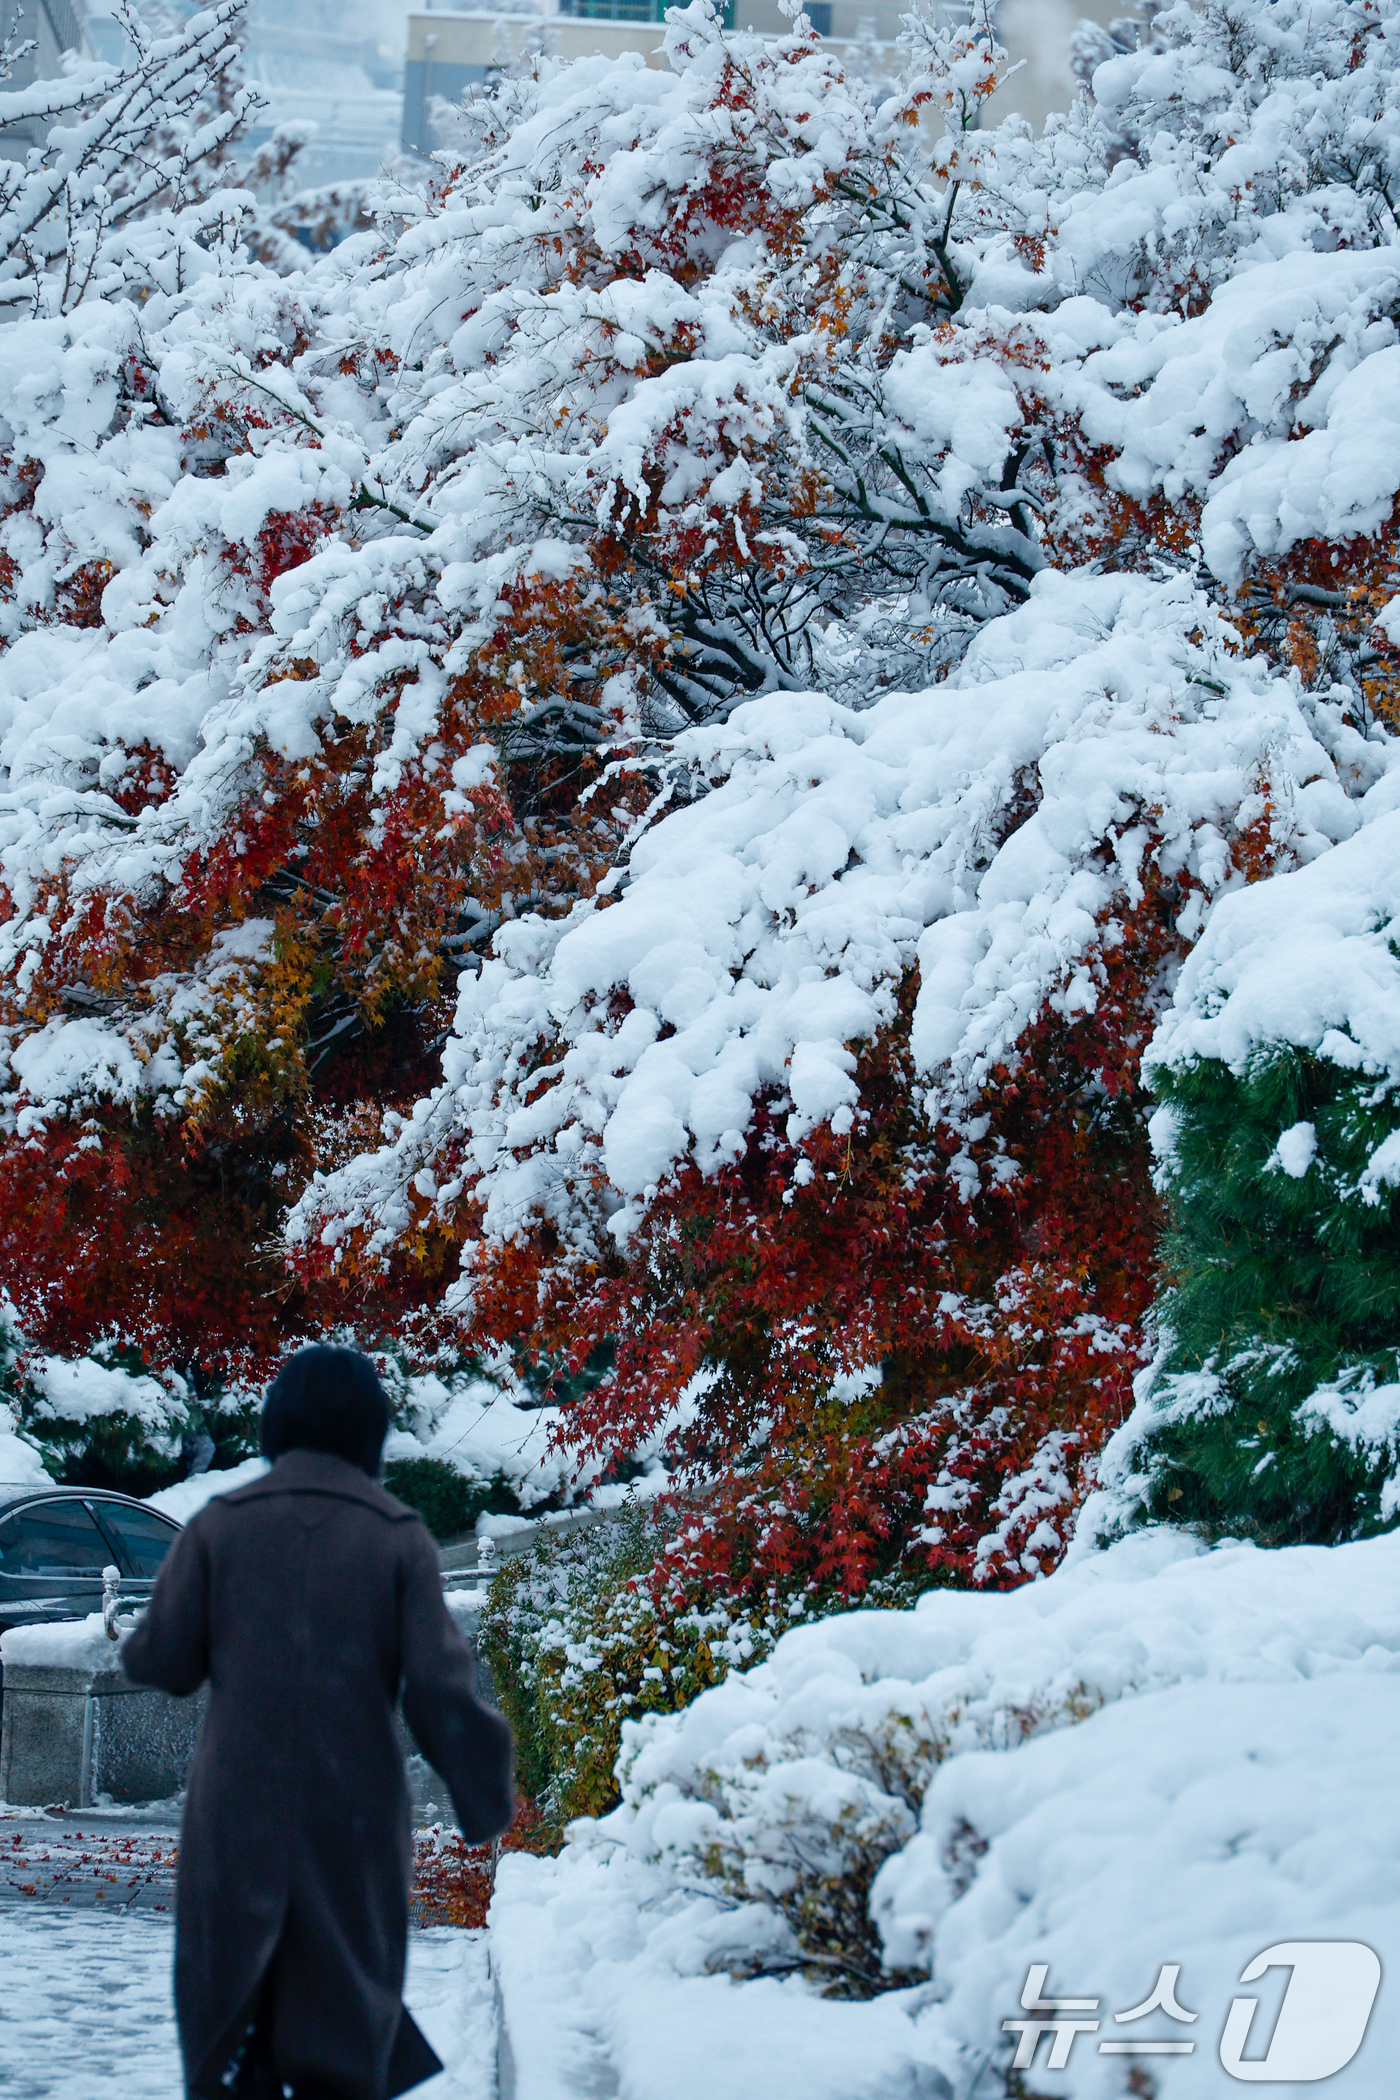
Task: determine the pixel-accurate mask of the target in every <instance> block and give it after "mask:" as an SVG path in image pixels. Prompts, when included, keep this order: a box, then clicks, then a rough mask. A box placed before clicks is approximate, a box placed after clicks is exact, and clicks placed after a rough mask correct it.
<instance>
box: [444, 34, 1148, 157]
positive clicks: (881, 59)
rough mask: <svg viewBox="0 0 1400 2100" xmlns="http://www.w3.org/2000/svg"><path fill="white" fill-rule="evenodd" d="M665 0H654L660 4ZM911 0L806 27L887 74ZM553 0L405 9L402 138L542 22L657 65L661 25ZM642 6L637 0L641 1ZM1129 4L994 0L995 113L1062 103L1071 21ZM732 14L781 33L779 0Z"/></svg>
mask: <svg viewBox="0 0 1400 2100" xmlns="http://www.w3.org/2000/svg"><path fill="white" fill-rule="evenodd" d="M571 4H573V5H578V6H580V7H582V6H585V5H593V4H597V5H598V7H599V12H600V14H601V13H602V11H603V9H604V8H605V7H616V9H617V12H618V13H619V14H620V13H622V12H623V11H624V9H625V8H626V7H627V6H628V0H571ZM661 4H662V0H656V11H657V12H658V13H659V12H660V9H661ZM908 6H909V0H809V5H808V12H809V14H810V15H811V16H812V22H813V27H814V28H815V29H817V30H818V31H819V32H820V33H821V34H822V35H823V36H824V37H826V38H827V39H828V40H829V41H830V42H831V43H832V45H833V46H834V47H835V49H836V50H837V52H838V54H839V55H840V57H841V58H842V60H843V62H844V63H845V64H847V65H849V66H852V67H853V68H857V69H859V70H862V71H867V70H868V71H869V72H870V73H871V75H872V77H874V78H876V79H887V78H890V77H892V76H893V74H894V73H895V71H896V70H897V67H898V64H899V59H900V53H899V49H898V45H897V42H896V39H897V38H898V36H899V33H900V28H901V24H902V21H903V17H904V15H905V14H906V13H907V11H908ZM553 7H554V0H547V15H546V19H545V20H544V21H543V22H542V21H541V19H540V17H539V16H533V17H522V16H519V15H513V16H512V15H502V14H499V13H496V12H495V11H494V10H490V9H485V8H483V9H479V10H472V11H465V10H463V11H457V10H454V11H452V12H450V13H439V12H428V13H423V14H412V15H410V16H409V18H408V63H407V67H406V69H405V74H404V104H403V143H404V145H405V146H406V147H408V148H410V149H411V150H413V151H416V152H419V153H423V152H431V151H432V150H433V144H434V142H433V140H432V139H430V138H429V136H428V124H427V118H426V114H425V112H426V109H427V106H428V104H429V102H430V101H431V99H432V97H433V96H435V95H440V96H442V97H443V98H444V100H446V101H449V102H455V101H457V100H458V99H459V98H460V96H461V94H462V92H463V90H464V89H465V88H466V87H468V86H469V85H480V84H481V83H482V82H483V81H485V80H486V79H487V78H488V76H489V75H490V74H491V73H492V71H493V70H494V69H495V68H497V67H499V66H500V65H501V63H502V61H503V58H505V57H506V55H507V54H509V58H510V60H511V62H518V59H519V56H520V53H521V50H522V46H523V44H524V40H525V38H526V37H527V35H529V36H533V37H534V38H536V39H538V38H539V36H540V34H541V32H542V31H543V33H544V35H545V37H546V39H547V42H548V48H549V49H550V50H551V51H555V52H557V53H558V55H559V56H560V57H561V58H582V57H587V56H590V55H591V54H593V53H594V52H599V53H603V54H605V55H606V56H608V57H618V56H620V54H621V53H622V52H624V51H636V52H639V53H640V54H641V55H642V57H643V58H644V59H645V60H646V62H647V64H648V65H659V64H660V63H661V60H660V56H659V45H660V42H661V29H660V27H659V25H658V23H657V22H654V21H652V22H646V21H637V20H636V19H633V20H630V21H609V20H581V19H578V18H576V17H574V16H572V15H564V14H556V13H555V12H554V11H553ZM638 11H640V10H638ZM1127 11H1128V0H1001V7H1000V11H999V18H998V19H999V26H1000V32H1001V37H1002V41H1003V43H1004V44H1005V45H1006V47H1007V49H1008V51H1009V52H1010V53H1011V56H1012V59H1013V61H1015V62H1016V63H1018V64H1019V66H1020V69H1021V70H1020V71H1019V72H1018V73H1017V74H1016V75H1015V76H1014V77H1013V78H1012V79H1011V80H1010V81H1008V83H1007V85H1006V86H1005V88H1003V90H1002V92H1001V94H1000V95H998V96H997V98H996V101H995V102H994V103H993V105H992V113H993V114H994V115H996V116H1005V115H1009V114H1010V113H1011V112H1012V111H1013V110H1015V111H1019V113H1020V114H1021V115H1022V116H1024V117H1026V118H1027V119H1028V120H1029V121H1030V122H1031V123H1033V124H1034V125H1035V126H1036V128H1037V129H1039V128H1040V126H1041V125H1042V124H1043V123H1044V121H1045V119H1046V117H1047V115H1048V114H1049V113H1050V111H1051V110H1056V109H1067V108H1068V107H1069V104H1070V102H1071V100H1072V99H1073V92H1074V81H1073V79H1072V78H1071V75H1070V70H1069V45H1070V38H1071V36H1072V35H1073V32H1074V26H1075V24H1076V22H1079V21H1081V20H1083V19H1084V18H1085V17H1086V16H1087V17H1088V18H1090V19H1091V20H1093V21H1096V22H1102V23H1108V22H1109V21H1111V20H1112V19H1113V18H1114V17H1115V16H1117V15H1121V14H1124V13H1125V12H1127ZM735 20H736V22H737V23H738V25H739V26H740V27H741V28H746V29H756V30H758V31H760V32H761V33H762V34H764V35H770V36H778V35H781V34H782V33H783V32H784V31H785V30H786V29H787V27H788V24H787V22H786V20H785V18H784V17H783V15H782V14H781V13H780V12H779V9H778V0H735Z"/></svg>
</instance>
